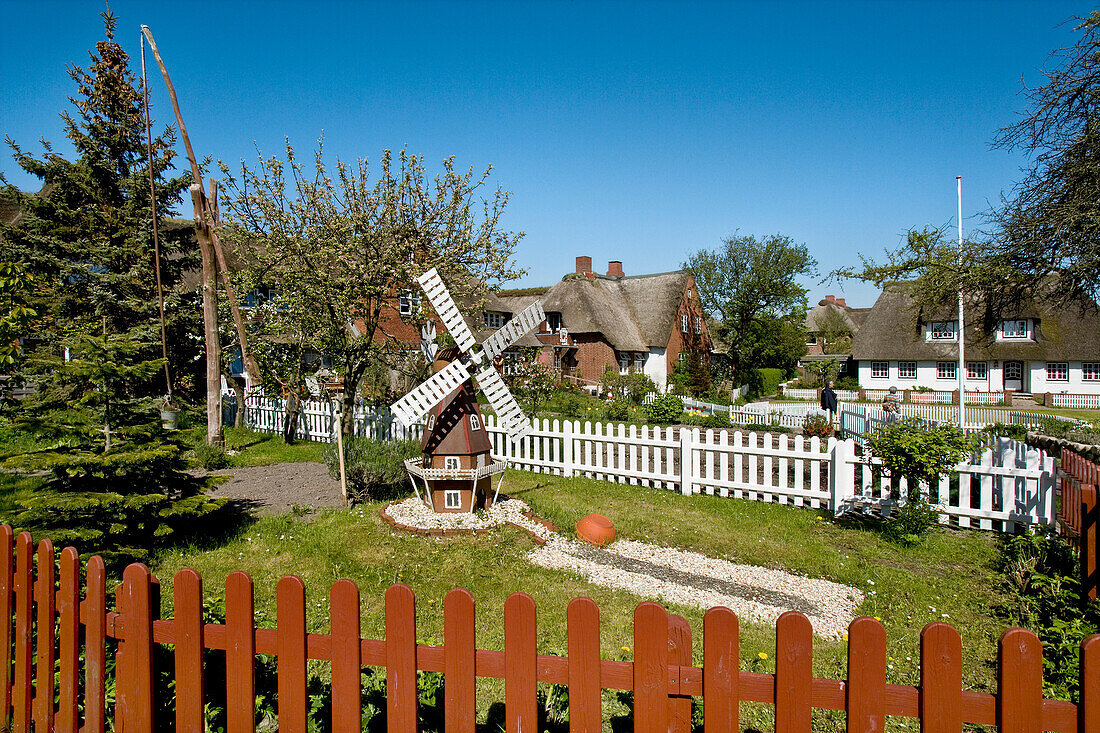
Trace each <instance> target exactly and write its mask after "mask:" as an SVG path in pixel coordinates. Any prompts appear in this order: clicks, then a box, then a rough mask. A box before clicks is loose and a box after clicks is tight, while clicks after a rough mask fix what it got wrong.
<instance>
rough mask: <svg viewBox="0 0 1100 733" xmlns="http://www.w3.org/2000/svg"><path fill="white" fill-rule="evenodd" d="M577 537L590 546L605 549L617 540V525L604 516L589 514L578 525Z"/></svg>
mask: <svg viewBox="0 0 1100 733" xmlns="http://www.w3.org/2000/svg"><path fill="white" fill-rule="evenodd" d="M576 530H577V537H579V538H580V539H582V540H584V541H585V542H587V543H588V544H590V545H595V546H596V547H603V546H604V545H606V544H607V543H609V542H611V541H612V540H614V539H615V525H613V524H612V523H611V520H610V519H608V518H607V517H605V516H604V515H602V514H589V515H588V516H587V517H585V518H583V519H582V520H581V521H579V522H577V525H576Z"/></svg>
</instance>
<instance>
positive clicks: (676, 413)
mask: <svg viewBox="0 0 1100 733" xmlns="http://www.w3.org/2000/svg"><path fill="white" fill-rule="evenodd" d="M642 411H643V412H644V413H645V416H646V419H647V420H649V421H650V422H655V423H671V422H676V421H678V420H680V418H681V416H682V415H683V414H684V401H683V400H682V399H680V398H679V397H677V396H676V395H672V394H666V395H658V396H657V398H656V399H654V400H653V401H652V402H650V403H649V404H648V405H644V406H643V407H642Z"/></svg>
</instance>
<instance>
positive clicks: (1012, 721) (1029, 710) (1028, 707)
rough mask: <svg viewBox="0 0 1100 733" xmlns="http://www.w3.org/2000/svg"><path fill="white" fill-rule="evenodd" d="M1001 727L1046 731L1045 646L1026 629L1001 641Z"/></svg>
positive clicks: (1007, 731) (1004, 731)
mask: <svg viewBox="0 0 1100 733" xmlns="http://www.w3.org/2000/svg"><path fill="white" fill-rule="evenodd" d="M997 651H998V660H997V666H998V672H999V674H998V684H997V726H998V729H999V731H1000V733H1042V730H1043V646H1042V644H1041V643H1040V642H1039V639H1038V637H1036V636H1035V634H1033V633H1031V632H1030V631H1027V630H1026V629H1009V630H1008V631H1006V632H1004V633H1003V634H1001V638H1000V640H999V641H998V642H997Z"/></svg>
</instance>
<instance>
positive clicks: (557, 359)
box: [554, 349, 561, 369]
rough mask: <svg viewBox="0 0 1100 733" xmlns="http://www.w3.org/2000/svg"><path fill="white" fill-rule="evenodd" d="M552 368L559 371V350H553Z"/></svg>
mask: <svg viewBox="0 0 1100 733" xmlns="http://www.w3.org/2000/svg"><path fill="white" fill-rule="evenodd" d="M554 368H555V369H561V349H554Z"/></svg>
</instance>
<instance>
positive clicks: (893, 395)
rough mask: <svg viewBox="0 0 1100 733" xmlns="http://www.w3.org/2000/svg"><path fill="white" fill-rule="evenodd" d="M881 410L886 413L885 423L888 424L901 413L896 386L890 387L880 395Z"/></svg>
mask: <svg viewBox="0 0 1100 733" xmlns="http://www.w3.org/2000/svg"><path fill="white" fill-rule="evenodd" d="M882 411H883V412H885V413H886V424H887V425H890V424H892V423H893V422H894V421H895V420H897V419H898V415H900V414H901V398H900V397H898V388H897V387H891V388H890V391H889V392H887V393H886V394H884V395H883V396H882Z"/></svg>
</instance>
